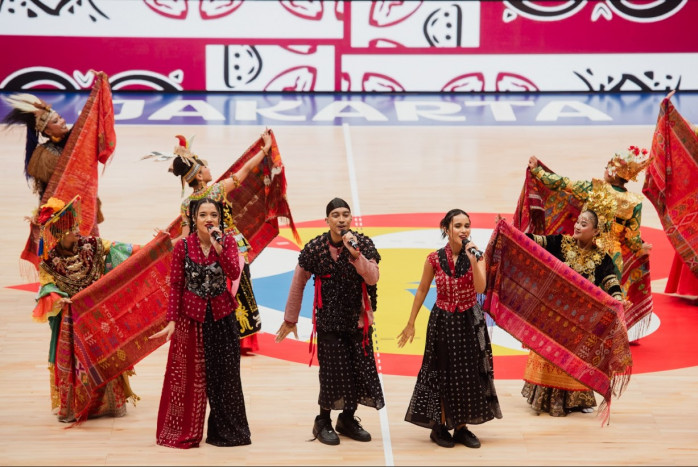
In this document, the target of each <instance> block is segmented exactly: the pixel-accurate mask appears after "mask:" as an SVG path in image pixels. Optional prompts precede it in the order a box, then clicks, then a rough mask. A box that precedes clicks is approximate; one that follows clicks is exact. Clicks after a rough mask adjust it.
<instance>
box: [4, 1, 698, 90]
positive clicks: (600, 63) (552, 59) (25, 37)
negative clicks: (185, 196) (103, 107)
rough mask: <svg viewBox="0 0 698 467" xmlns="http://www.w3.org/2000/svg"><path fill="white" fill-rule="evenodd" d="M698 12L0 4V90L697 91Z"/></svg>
mask: <svg viewBox="0 0 698 467" xmlns="http://www.w3.org/2000/svg"><path fill="white" fill-rule="evenodd" d="M695 18H698V1H695V0H691V1H688V0H593V1H591V0H560V1H551V0H547V1H533V0H532V1H528V0H518V1H516V0H509V1H487V2H477V1H450V2H448V1H375V2H369V1H354V2H348V1H346V2H345V1H288V0H280V1H249V0H248V1H242V0H0V47H1V48H2V50H3V58H4V59H3V60H2V61H0V90H3V91H16V90H20V89H63V90H83V89H86V88H89V87H90V85H91V81H92V75H91V73H89V70H90V69H95V70H102V71H105V72H106V73H107V74H108V75H109V76H110V81H111V84H112V88H113V89H114V90H116V91H119V90H125V91H128V90H151V91H152V90H155V91H165V92H178V91H235V92H238V91H242V92H262V91H274V92H279V91H299V92H313V91H315V92H333V91H347V92H372V91H379V92H386V91H388V92H390V91H394V92H443V91H446V92H528V91H534V92H575V91H580V92H622V91H643V92H648V91H661V92H663V91H667V90H670V89H681V90H685V91H695V90H698V33H695V30H696V27H695V26H696V21H695Z"/></svg>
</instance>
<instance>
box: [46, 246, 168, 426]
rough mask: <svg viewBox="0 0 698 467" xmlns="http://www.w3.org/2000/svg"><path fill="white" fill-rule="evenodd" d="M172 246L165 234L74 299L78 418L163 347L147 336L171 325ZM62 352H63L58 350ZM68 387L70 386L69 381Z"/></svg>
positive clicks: (70, 350)
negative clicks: (109, 386)
mask: <svg viewBox="0 0 698 467" xmlns="http://www.w3.org/2000/svg"><path fill="white" fill-rule="evenodd" d="M171 252H172V243H171V241H170V238H169V236H168V235H167V234H165V233H160V234H158V236H157V237H155V239H153V240H151V241H150V242H149V243H148V244H147V245H145V246H143V247H142V248H141V249H140V250H138V252H136V253H135V254H134V255H133V256H131V257H130V258H128V259H127V260H126V261H124V262H123V263H122V264H120V265H119V266H118V267H116V268H114V270H113V271H111V272H109V273H108V274H106V275H104V276H103V277H102V278H100V279H99V280H98V281H96V282H95V283H94V284H92V285H91V286H89V287H87V288H86V289H84V290H82V291H81V292H79V293H78V294H76V295H74V296H73V297H72V302H73V303H72V305H71V306H70V310H71V313H70V315H71V319H72V323H73V324H72V327H73V335H72V337H71V340H72V342H71V343H69V344H68V346H67V347H65V348H64V349H62V353H65V354H66V355H67V354H73V355H74V359H75V367H74V369H73V371H74V375H73V376H70V378H69V380H68V381H70V382H71V385H72V390H73V391H74V393H75V405H76V407H75V418H76V420H77V421H83V420H85V419H86V418H87V416H88V415H89V414H90V410H91V409H92V404H93V402H94V397H95V395H96V394H97V393H98V391H99V389H100V388H102V387H103V386H105V385H106V384H107V383H109V382H110V381H112V380H114V379H116V378H117V377H119V376H120V375H121V374H122V373H124V372H126V371H128V370H130V369H132V368H133V366H134V365H135V364H136V363H138V362H139V361H140V360H142V359H143V358H145V357H146V356H147V355H149V354H150V353H151V352H152V351H154V350H155V349H157V348H158V347H159V346H160V345H162V344H163V342H164V341H163V340H162V339H156V340H150V339H149V338H148V337H149V336H151V335H152V334H154V333H156V332H158V331H159V330H161V329H162V328H163V327H164V326H165V325H166V324H167V322H166V317H165V314H166V311H167V300H168V295H169V284H168V281H167V276H168V274H169V271H170V261H171V259H172V255H171ZM59 351H60V349H59ZM64 383H65V382H64Z"/></svg>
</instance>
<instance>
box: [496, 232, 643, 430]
mask: <svg viewBox="0 0 698 467" xmlns="http://www.w3.org/2000/svg"><path fill="white" fill-rule="evenodd" d="M485 256H486V260H487V268H488V270H487V296H486V298H485V304H484V309H485V310H486V311H487V312H488V313H489V314H490V315H491V316H492V318H493V319H494V320H495V322H496V323H497V325H498V326H499V327H500V328H502V329H504V330H505V331H507V332H508V333H509V334H511V335H512V336H513V337H515V338H516V339H517V340H519V341H520V342H521V343H522V344H523V345H524V346H526V347H527V348H529V349H531V351H533V352H535V353H536V354H538V355H540V356H541V357H543V358H545V359H546V360H548V361H549V362H551V363H552V364H553V365H555V366H557V367H559V368H561V369H562V370H564V371H565V372H566V373H567V374H569V375H570V376H571V377H572V378H574V379H575V380H577V381H579V382H580V383H582V384H584V385H585V386H587V387H589V388H591V389H592V390H594V391H596V392H598V393H599V394H601V395H602V396H603V398H604V402H603V404H602V407H601V408H600V410H601V413H602V419H603V423H606V422H607V420H608V418H609V414H610V404H611V397H612V395H617V396H619V395H620V394H621V393H622V391H623V390H624V389H625V387H626V386H627V384H628V382H629V380H630V374H631V370H632V355H631V354H630V347H629V344H628V333H627V330H626V328H625V324H624V323H623V308H622V306H621V304H620V302H618V301H617V300H615V299H614V298H613V297H611V296H610V295H608V294H607V293H606V292H604V291H603V290H602V289H600V288H599V287H597V286H595V285H594V284H592V283H591V282H589V281H588V280H587V279H586V278H584V277H583V276H582V275H580V274H578V273H577V272H576V271H574V270H573V269H572V268H570V267H568V266H567V265H566V264H564V263H563V262H562V261H560V260H559V259H557V258H556V257H555V256H553V255H552V254H550V253H549V252H548V251H546V250H545V249H544V248H543V247H541V246H539V245H538V244H537V243H536V242H534V241H533V240H531V239H529V238H528V237H526V235H525V234H523V233H521V232H520V231H519V230H517V229H516V228H514V227H513V226H511V225H509V224H507V223H506V222H505V221H503V220H502V221H500V222H499V224H497V227H496V228H495V231H494V232H493V234H492V238H491V239H490V242H489V244H488V246H487V251H486V253H485Z"/></svg>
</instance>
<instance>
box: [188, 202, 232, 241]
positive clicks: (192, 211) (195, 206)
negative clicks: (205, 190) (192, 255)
mask: <svg viewBox="0 0 698 467" xmlns="http://www.w3.org/2000/svg"><path fill="white" fill-rule="evenodd" d="M203 204H213V205H214V206H216V211H218V228H219V229H221V232H224V228H223V204H222V203H220V202H219V201H216V200H214V199H211V198H201V199H193V200H191V201H190V202H189V225H190V226H191V227H190V229H189V232H190V233H194V230H195V227H196V216H197V215H198V214H199V209H200V208H201V206H202V205H203Z"/></svg>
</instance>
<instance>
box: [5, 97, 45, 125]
mask: <svg viewBox="0 0 698 467" xmlns="http://www.w3.org/2000/svg"><path fill="white" fill-rule="evenodd" d="M4 99H5V102H7V103H8V104H9V105H11V106H12V107H13V108H15V109H17V110H19V111H20V112H23V113H31V114H34V127H35V128H36V131H38V132H39V133H41V132H43V131H44V130H45V129H46V125H48V122H49V121H50V120H51V116H52V115H53V114H55V113H56V111H55V110H53V109H52V108H51V105H49V104H47V103H46V102H44V101H43V100H41V99H39V98H38V97H36V96H34V95H33V94H12V95H10V96H8V97H5V98H4Z"/></svg>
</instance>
